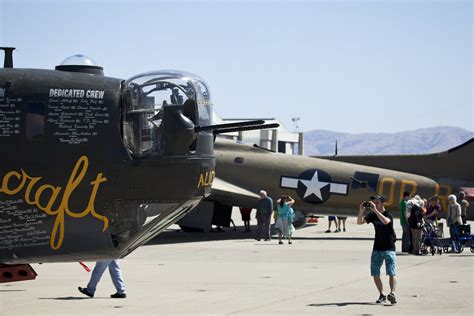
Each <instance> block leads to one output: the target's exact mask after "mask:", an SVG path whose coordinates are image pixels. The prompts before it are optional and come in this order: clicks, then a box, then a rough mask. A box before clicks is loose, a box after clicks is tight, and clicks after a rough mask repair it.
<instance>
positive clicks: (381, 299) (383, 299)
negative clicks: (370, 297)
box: [375, 294, 387, 304]
mask: <svg viewBox="0 0 474 316" xmlns="http://www.w3.org/2000/svg"><path fill="white" fill-rule="evenodd" d="M386 300H387V297H386V296H385V295H383V294H380V296H379V299H378V300H376V301H375V303H377V304H381V303H383V302H385V301H386Z"/></svg>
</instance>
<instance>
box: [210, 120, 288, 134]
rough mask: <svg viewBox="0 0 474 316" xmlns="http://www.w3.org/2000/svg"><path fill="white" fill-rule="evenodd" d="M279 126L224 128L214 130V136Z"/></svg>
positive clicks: (275, 124)
mask: <svg viewBox="0 0 474 316" xmlns="http://www.w3.org/2000/svg"><path fill="white" fill-rule="evenodd" d="M278 126H280V124H278V123H272V124H262V125H251V126H240V127H229V128H222V129H221V128H219V129H216V130H214V134H222V133H230V132H240V131H251V130H257V129H266V128H277V127H278Z"/></svg>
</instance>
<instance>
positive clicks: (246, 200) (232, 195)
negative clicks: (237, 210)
mask: <svg viewBox="0 0 474 316" xmlns="http://www.w3.org/2000/svg"><path fill="white" fill-rule="evenodd" d="M259 198H260V197H259V195H258V194H256V193H254V192H251V191H249V190H246V189H244V188H241V187H239V186H237V185H234V184H232V183H229V182H227V181H224V180H222V179H219V178H217V177H216V178H215V179H214V181H213V183H212V190H211V195H210V196H209V197H208V198H207V199H206V200H211V201H214V202H219V203H221V204H226V205H242V206H245V207H255V205H256V203H257V201H258V199H259ZM247 205H248V206H247Z"/></svg>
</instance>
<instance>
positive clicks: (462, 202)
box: [459, 191, 469, 225]
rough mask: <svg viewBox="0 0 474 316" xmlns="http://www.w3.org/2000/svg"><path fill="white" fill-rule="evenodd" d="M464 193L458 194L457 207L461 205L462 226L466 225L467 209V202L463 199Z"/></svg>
mask: <svg viewBox="0 0 474 316" xmlns="http://www.w3.org/2000/svg"><path fill="white" fill-rule="evenodd" d="M465 198H466V193H464V191H460V192H459V205H461V219H462V223H463V224H464V225H466V224H467V208H468V207H469V202H468V201H467V200H466V199H465Z"/></svg>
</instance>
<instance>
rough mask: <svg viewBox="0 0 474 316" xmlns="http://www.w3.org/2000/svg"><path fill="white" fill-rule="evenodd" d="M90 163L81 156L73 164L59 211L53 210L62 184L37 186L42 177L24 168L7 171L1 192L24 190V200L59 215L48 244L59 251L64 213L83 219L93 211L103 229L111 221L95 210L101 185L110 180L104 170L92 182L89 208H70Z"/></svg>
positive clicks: (48, 212)
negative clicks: (101, 222)
mask: <svg viewBox="0 0 474 316" xmlns="http://www.w3.org/2000/svg"><path fill="white" fill-rule="evenodd" d="M88 166H89V159H88V158H87V157H86V156H82V157H80V158H79V159H78V160H77V162H76V165H75V166H74V169H73V170H72V173H71V175H70V176H69V180H68V182H67V184H66V187H65V188H64V191H63V193H62V197H61V203H60V204H59V207H58V208H57V209H56V210H53V205H54V204H55V202H56V200H57V199H58V197H59V196H60V194H61V190H62V187H58V186H53V185H51V184H43V185H41V186H39V187H37V188H36V189H35V188H34V187H35V184H36V183H37V182H39V181H40V180H41V179H42V177H31V176H29V175H28V174H27V173H26V172H25V171H24V170H23V169H20V170H21V172H17V171H10V172H7V173H6V174H5V175H4V176H3V179H2V182H1V186H0V196H1V193H3V194H6V195H16V194H18V193H19V192H20V191H22V190H23V189H24V201H25V203H27V204H29V205H33V206H36V207H37V208H38V209H40V210H41V211H43V212H45V213H46V214H48V215H50V216H56V220H55V222H54V227H53V231H52V233H51V238H50V242H49V243H50V245H51V248H52V249H54V250H57V249H59V248H61V245H62V243H63V240H64V214H67V215H69V216H71V217H73V218H82V217H85V216H87V215H88V214H89V213H91V214H92V216H94V217H95V218H97V219H99V220H101V221H103V223H104V225H103V229H102V231H103V232H104V231H105V230H106V229H107V228H108V226H109V220H108V219H107V217H105V216H102V215H99V214H97V213H96V212H95V209H94V202H95V198H96V196H97V191H98V190H99V186H100V184H101V183H102V182H105V181H107V178H105V177H104V176H103V175H102V173H99V174H98V175H97V177H96V179H95V180H94V181H92V182H91V183H90V184H91V186H92V191H91V194H90V197H89V202H88V204H87V207H86V208H85V209H84V210H83V211H81V212H75V211H73V210H71V209H70V208H69V200H70V198H71V195H72V193H73V192H74V190H75V189H76V188H77V187H78V186H79V184H80V183H81V182H82V180H83V179H84V176H85V175H86V172H87V168H88ZM15 179H16V180H15ZM47 191H50V196H49V200H47V203H43V204H42V203H41V201H42V199H41V197H42V195H43V194H44V193H45V192H47ZM58 230H59V236H58Z"/></svg>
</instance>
